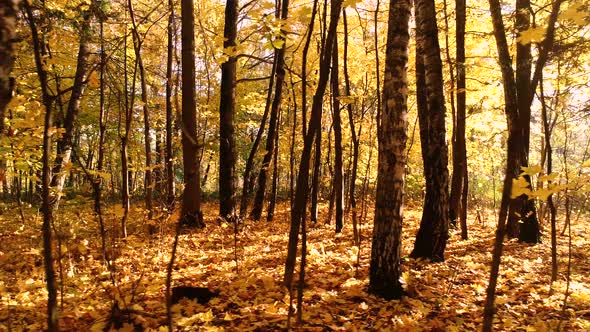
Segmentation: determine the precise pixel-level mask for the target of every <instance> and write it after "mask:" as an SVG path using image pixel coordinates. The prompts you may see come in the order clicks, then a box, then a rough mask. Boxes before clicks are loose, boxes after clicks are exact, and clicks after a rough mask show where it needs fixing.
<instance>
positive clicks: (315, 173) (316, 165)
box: [308, 106, 322, 223]
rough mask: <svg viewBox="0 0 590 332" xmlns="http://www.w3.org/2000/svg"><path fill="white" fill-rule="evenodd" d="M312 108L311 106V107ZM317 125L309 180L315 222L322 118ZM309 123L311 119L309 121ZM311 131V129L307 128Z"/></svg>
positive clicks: (320, 157)
mask: <svg viewBox="0 0 590 332" xmlns="http://www.w3.org/2000/svg"><path fill="white" fill-rule="evenodd" d="M312 107H313V106H312ZM318 121H319V123H318V125H317V127H315V130H316V136H317V137H316V140H315V150H314V158H313V177H312V180H311V207H310V218H309V219H310V220H311V221H312V222H314V223H315V222H317V220H318V199H319V194H320V193H319V191H320V172H321V169H320V166H321V164H322V161H321V159H322V117H321V116H320V117H319V119H318ZM310 122H311V119H310ZM308 130H311V127H308Z"/></svg>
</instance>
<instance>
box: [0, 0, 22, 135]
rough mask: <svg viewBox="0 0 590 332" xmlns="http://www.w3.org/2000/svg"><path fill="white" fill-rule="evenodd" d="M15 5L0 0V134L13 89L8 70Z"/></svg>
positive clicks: (15, 20)
mask: <svg viewBox="0 0 590 332" xmlns="http://www.w3.org/2000/svg"><path fill="white" fill-rule="evenodd" d="M17 5H18V1H15V0H0V135H1V134H2V133H3V132H4V110H5V109H6V106H7V105H8V103H9V102H10V99H11V97H12V90H13V89H14V79H12V78H11V77H10V72H11V71H12V65H13V64H14V49H13V47H12V44H13V43H14V41H15V37H16V23H17V19H16V15H17V11H18V8H17Z"/></svg>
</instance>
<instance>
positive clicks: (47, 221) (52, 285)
mask: <svg viewBox="0 0 590 332" xmlns="http://www.w3.org/2000/svg"><path fill="white" fill-rule="evenodd" d="M25 10H26V14H27V19H28V21H29V27H30V29H31V36H32V42H33V53H34V57H35V66H36V69H37V76H38V77H39V82H40V84H41V95H42V99H43V106H44V107H45V123H44V129H43V157H42V163H43V168H42V178H41V185H42V198H43V203H42V208H41V209H42V211H43V226H42V233H43V263H44V266H45V280H46V285H47V329H48V331H49V332H56V331H59V320H58V311H57V281H56V277H55V268H54V263H55V262H54V259H53V245H52V244H53V239H52V238H53V235H52V232H51V228H52V226H53V225H52V224H53V204H52V202H51V201H52V200H53V197H52V195H51V187H50V184H51V183H50V182H51V166H50V163H51V161H50V160H49V158H50V154H51V134H50V130H51V127H52V126H53V119H52V118H53V115H52V110H53V105H52V99H53V96H51V95H50V94H49V89H48V84H47V81H48V78H47V72H46V71H45V68H44V66H43V60H42V47H41V41H40V38H39V34H38V31H37V25H36V23H35V17H34V16H33V11H32V8H31V5H30V4H29V3H28V2H25Z"/></svg>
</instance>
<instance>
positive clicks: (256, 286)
mask: <svg viewBox="0 0 590 332" xmlns="http://www.w3.org/2000/svg"><path fill="white" fill-rule="evenodd" d="M216 207H217V206H216V204H214V203H206V204H205V205H204V207H203V211H204V215H205V221H206V223H207V227H206V228H205V229H204V230H194V231H192V230H184V231H183V232H182V233H181V234H180V236H179V243H178V252H177V257H176V264H175V266H174V269H173V282H172V286H175V285H189V286H196V287H209V288H210V289H213V290H218V291H219V292H220V294H219V296H217V297H215V298H213V299H212V300H211V301H210V302H209V303H208V304H205V305H203V304H198V303H196V302H194V301H187V300H182V301H181V302H180V303H179V304H177V305H174V306H173V307H172V309H173V310H172V311H173V320H174V324H175V326H176V329H177V330H178V331H275V330H281V329H285V328H286V326H287V316H288V311H289V303H290V300H289V293H288V290H287V289H286V288H285V287H284V286H283V285H282V276H283V272H284V271H283V270H284V262H285V257H286V247H287V238H288V231H289V224H288V222H289V220H290V213H289V209H288V204H281V205H279V207H278V209H277V212H276V213H275V221H274V222H271V223H267V222H253V221H250V220H245V221H244V222H243V223H241V224H239V225H238V229H237V232H236V229H235V228H234V225H233V224H226V223H219V222H218V221H217V220H216V218H215V216H216ZM322 212H324V213H325V211H322ZM420 213H421V212H420V211H419V209H415V208H413V209H407V210H406V213H405V220H404V229H403V248H402V255H403V257H404V260H403V264H402V269H403V275H402V277H403V283H404V285H405V287H406V290H407V292H408V296H407V297H405V298H403V299H402V300H398V301H395V300H394V301H385V300H382V299H379V298H377V297H375V296H373V295H370V294H368V293H367V286H368V270H369V263H370V242H371V228H372V226H371V224H372V215H371V212H369V215H368V216H367V217H366V220H365V221H364V222H363V223H362V225H361V227H362V228H361V234H362V241H361V245H360V248H359V247H357V246H355V245H354V243H353V240H352V238H353V236H352V227H350V220H348V218H347V220H346V221H345V224H346V227H345V228H344V231H343V232H342V233H341V234H335V233H334V226H333V225H326V224H324V223H322V222H318V223H316V224H310V225H309V227H308V229H309V232H308V256H307V268H306V280H305V284H306V289H305V292H304V305H303V324H301V325H298V324H295V318H292V328H293V329H294V330H298V331H367V330H373V331H377V330H378V331H466V330H477V329H480V328H481V323H482V317H483V313H482V312H483V303H484V300H485V292H486V287H487V282H488V278H489V265H490V262H491V249H492V246H493V236H494V227H495V222H494V216H493V214H491V213H490V212H488V213H484V218H483V219H484V221H486V220H487V222H486V223H485V224H482V223H479V222H476V221H475V220H471V219H470V220H469V232H470V233H469V236H470V239H469V240H466V241H462V240H460V233H459V231H458V230H453V229H452V230H451V236H450V239H449V243H448V245H447V250H446V261H445V262H443V263H436V264H431V263H428V262H425V261H416V260H412V259H409V258H407V256H408V255H409V253H410V251H411V249H412V246H413V240H414V235H415V233H416V231H417V227H418V225H419V222H420ZM160 215H161V216H165V214H160ZM26 216H27V220H26V222H25V223H23V222H22V221H21V220H20V218H19V217H18V214H14V215H13V214H12V213H10V210H8V208H6V207H5V208H4V210H3V213H2V214H0V239H1V242H0V243H1V246H0V265H1V267H2V269H1V270H0V303H1V304H2V305H0V331H36V330H42V329H44V328H46V316H45V314H46V296H47V291H46V289H45V282H44V270H43V258H42V252H41V249H40V248H41V236H40V225H41V222H42V216H41V215H40V214H39V213H38V212H36V211H35V210H32V209H29V210H27V213H26ZM486 217H487V218H486ZM176 218H178V216H177V215H172V216H169V217H167V218H165V217H162V218H161V220H159V221H158V223H157V225H158V226H159V232H158V233H157V234H155V235H149V234H148V231H147V228H148V227H147V223H146V221H145V219H144V213H143V211H142V210H141V209H133V210H132V211H131V215H130V219H129V220H130V224H129V234H131V235H130V236H128V238H127V239H120V238H117V237H116V236H113V235H114V234H115V233H116V232H115V230H116V227H117V226H118V225H119V219H118V216H117V213H116V207H114V206H110V207H109V208H108V209H107V212H106V214H105V220H106V226H107V229H108V231H109V232H108V239H107V254H108V255H109V256H110V257H115V256H116V260H115V262H114V267H115V271H114V273H113V276H112V277H111V275H110V273H109V271H108V269H107V268H106V267H105V265H104V264H103V263H102V254H101V249H100V239H99V235H98V233H99V232H98V231H97V229H98V226H97V222H96V218H95V217H94V216H93V214H92V211H91V208H90V204H87V205H86V206H85V207H84V208H80V207H79V206H76V207H72V206H63V207H62V208H61V209H60V211H58V212H57V214H56V225H55V230H56V231H57V232H58V234H59V235H60V236H59V241H56V242H59V246H60V247H61V249H60V252H61V264H56V266H57V267H58V268H57V269H56V271H57V273H58V275H57V277H58V280H61V283H59V284H58V285H59V287H60V294H59V298H58V300H59V304H60V307H59V309H60V325H61V327H62V329H63V330H66V331H103V330H105V328H107V329H110V330H113V331H138V330H139V331H167V327H166V305H165V278H166V268H167V264H168V261H169V259H170V251H171V247H172V242H173V239H174V221H175V220H176ZM323 219H324V218H320V220H323ZM546 228H547V229H546V230H545V234H546V233H547V232H548V227H546ZM589 228H590V227H589V226H588V223H587V222H586V221H580V222H578V223H575V224H574V225H573V226H572V270H571V283H570V296H569V298H568V304H567V307H566V308H565V310H564V311H562V306H563V298H564V294H565V289H566V267H567V257H568V246H567V237H563V236H558V254H559V255H558V257H559V272H560V273H559V278H558V281H557V282H556V283H553V285H551V283H550V269H551V258H550V243H549V242H550V241H549V239H548V236H547V235H546V236H544V238H543V240H544V242H543V243H541V244H539V245H536V246H529V245H525V244H521V243H518V242H516V241H507V242H506V243H505V250H504V255H503V260H502V265H501V275H500V279H499V283H498V288H497V298H496V306H497V314H496V319H495V323H494V328H495V329H496V330H506V331H553V330H555V329H556V328H557V326H558V324H559V320H560V319H562V320H563V322H562V325H561V328H562V329H563V330H565V331H583V330H588V329H590V263H588V260H587V253H588V252H590V242H589V241H590V239H589V237H590V235H589V234H590V232H589V231H590V229H589ZM234 236H235V237H236V238H235V239H234ZM234 240H235V241H236V242H234ZM235 243H237V246H235V247H234V244H235ZM56 250H57V244H56ZM359 255H360V257H358V256H359ZM236 257H237V264H236ZM357 262H358V264H357ZM297 266H299V265H298V264H297ZM296 275H298V273H297V272H296ZM112 280H115V281H116V283H115V284H113V282H112ZM294 297H295V296H294ZM114 301H117V302H118V303H119V305H120V306H121V308H123V309H125V313H126V315H125V321H124V322H123V324H122V325H121V326H119V327H118V328H115V327H114V326H113V325H112V324H111V323H110V319H111V318H112V317H113V310H112V308H113V303H114ZM294 303H295V300H294Z"/></svg>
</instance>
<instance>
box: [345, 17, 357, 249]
mask: <svg viewBox="0 0 590 332" xmlns="http://www.w3.org/2000/svg"><path fill="white" fill-rule="evenodd" d="M342 23H343V25H344V50H343V51H344V55H343V58H344V68H343V69H344V88H345V92H344V93H345V94H346V95H347V96H350V78H349V76H348V24H347V20H346V10H344V11H342ZM346 110H347V111H348V122H349V124H350V136H351V139H352V171H351V172H350V187H349V189H348V196H349V198H348V206H349V207H350V210H351V212H352V231H353V237H354V241H355V243H357V244H358V243H359V240H360V238H359V229H358V213H357V208H356V196H355V195H356V193H355V191H356V179H357V173H358V162H359V147H360V140H359V137H358V136H357V132H356V128H355V125H354V117H353V110H352V103H348V104H347V105H346ZM359 134H360V130H359ZM348 206H347V213H348Z"/></svg>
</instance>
